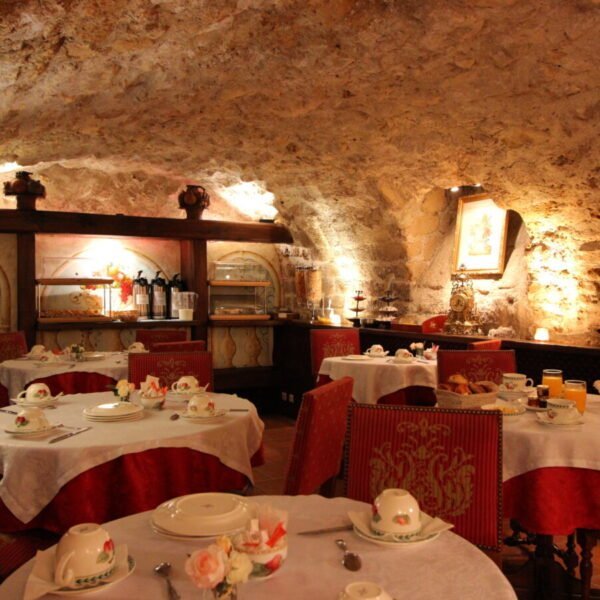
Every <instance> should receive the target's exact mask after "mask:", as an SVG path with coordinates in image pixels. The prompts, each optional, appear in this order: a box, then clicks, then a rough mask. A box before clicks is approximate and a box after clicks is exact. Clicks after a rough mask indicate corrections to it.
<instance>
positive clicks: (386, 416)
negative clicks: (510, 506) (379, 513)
mask: <svg viewBox="0 0 600 600" xmlns="http://www.w3.org/2000/svg"><path fill="white" fill-rule="evenodd" d="M346 484H347V492H346V495H347V496H348V498H353V499H355V500H362V501H363V502H369V503H370V502H372V501H373V499H374V498H375V497H377V495H378V494H379V493H380V492H381V491H382V490H384V489H386V488H403V489H406V490H408V491H409V492H410V493H411V494H413V496H415V498H417V500H418V501H419V503H420V506H421V509H422V510H423V511H424V512H426V513H427V514H429V515H431V516H439V517H441V518H443V519H444V520H446V521H448V522H450V523H453V524H454V531H455V532H456V533H458V534H459V535H462V536H463V537H464V538H465V539H467V540H469V541H470V542H472V543H474V544H477V545H478V546H482V547H484V548H490V549H498V548H499V546H500V539H501V535H502V415H501V413H499V412H494V411H481V410H457V409H437V408H417V407H408V406H373V405H368V404H356V403H352V404H351V405H350V407H349V414H348V429H347V433H346Z"/></svg>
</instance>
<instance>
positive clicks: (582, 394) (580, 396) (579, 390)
mask: <svg viewBox="0 0 600 600" xmlns="http://www.w3.org/2000/svg"><path fill="white" fill-rule="evenodd" d="M564 394H565V398H566V399H567V400H574V401H575V402H576V403H577V410H578V411H579V412H580V413H581V414H583V413H584V412H585V401H586V399H587V385H586V382H585V381H580V380H579V379H567V380H566V381H565V389H564Z"/></svg>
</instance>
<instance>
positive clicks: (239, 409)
mask: <svg viewBox="0 0 600 600" xmlns="http://www.w3.org/2000/svg"><path fill="white" fill-rule="evenodd" d="M249 411H250V409H249V408H230V409H229V412H249Z"/></svg>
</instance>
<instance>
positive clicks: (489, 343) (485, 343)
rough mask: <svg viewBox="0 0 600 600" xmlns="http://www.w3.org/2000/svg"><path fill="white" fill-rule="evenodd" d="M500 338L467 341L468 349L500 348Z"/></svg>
mask: <svg viewBox="0 0 600 600" xmlns="http://www.w3.org/2000/svg"><path fill="white" fill-rule="evenodd" d="M501 348H502V340H481V341H480V342H469V345H468V346H467V349H468V350H500V349H501Z"/></svg>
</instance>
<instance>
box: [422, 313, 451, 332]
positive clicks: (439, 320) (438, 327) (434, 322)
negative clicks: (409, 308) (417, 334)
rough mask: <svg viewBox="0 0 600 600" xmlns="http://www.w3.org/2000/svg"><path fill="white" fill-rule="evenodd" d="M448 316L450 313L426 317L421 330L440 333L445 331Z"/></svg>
mask: <svg viewBox="0 0 600 600" xmlns="http://www.w3.org/2000/svg"><path fill="white" fill-rule="evenodd" d="M447 318H448V315H437V316H435V317H431V318H430V319H426V320H425V321H423V322H422V323H421V331H422V332H423V333H439V332H441V331H444V325H445V324H446V319H447Z"/></svg>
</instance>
